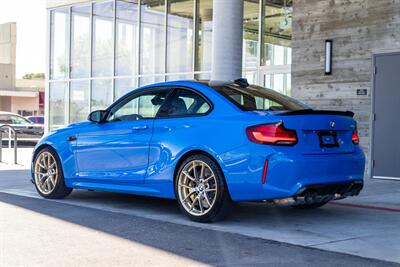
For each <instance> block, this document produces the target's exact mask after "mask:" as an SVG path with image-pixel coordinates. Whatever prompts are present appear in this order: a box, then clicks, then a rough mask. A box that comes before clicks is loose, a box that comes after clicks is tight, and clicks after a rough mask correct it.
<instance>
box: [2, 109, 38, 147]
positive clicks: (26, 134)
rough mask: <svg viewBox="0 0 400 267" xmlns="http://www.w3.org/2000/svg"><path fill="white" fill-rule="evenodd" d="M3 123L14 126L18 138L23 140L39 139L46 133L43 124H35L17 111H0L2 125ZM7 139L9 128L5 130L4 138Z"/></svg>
mask: <svg viewBox="0 0 400 267" xmlns="http://www.w3.org/2000/svg"><path fill="white" fill-rule="evenodd" d="M3 125H10V126H12V127H14V129H15V130H16V132H17V136H18V140H21V141H38V140H39V139H40V138H41V137H42V135H43V133H44V127H43V125H41V124H34V123H32V122H31V121H29V120H28V119H26V118H24V117H22V116H20V115H18V114H16V113H11V112H6V111H0V126H3ZM5 139H8V133H7V130H3V140H5Z"/></svg>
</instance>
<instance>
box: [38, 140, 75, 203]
mask: <svg viewBox="0 0 400 267" xmlns="http://www.w3.org/2000/svg"><path fill="white" fill-rule="evenodd" d="M33 177H34V180H35V187H36V190H37V191H38V193H39V194H40V195H41V196H42V197H44V198H50V199H56V198H64V197H66V196H68V195H69V194H70V193H71V191H72V189H71V188H67V187H66V186H65V183H64V175H63V171H62V166H61V162H60V159H59V158H58V155H57V153H56V152H55V151H54V150H53V149H51V148H49V147H46V148H44V149H42V150H40V151H39V152H38V153H37V155H36V157H35V159H34V161H33Z"/></svg>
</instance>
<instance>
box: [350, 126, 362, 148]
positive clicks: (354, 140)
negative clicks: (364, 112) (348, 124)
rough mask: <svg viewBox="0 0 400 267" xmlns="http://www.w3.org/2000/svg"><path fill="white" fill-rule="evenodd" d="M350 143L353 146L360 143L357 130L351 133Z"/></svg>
mask: <svg viewBox="0 0 400 267" xmlns="http://www.w3.org/2000/svg"><path fill="white" fill-rule="evenodd" d="M351 141H353V144H355V145H358V144H359V143H360V137H359V136H358V131H357V129H355V130H354V131H353V134H352V136H351Z"/></svg>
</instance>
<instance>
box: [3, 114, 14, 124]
mask: <svg viewBox="0 0 400 267" xmlns="http://www.w3.org/2000/svg"><path fill="white" fill-rule="evenodd" d="M12 123H13V122H12V120H11V117H10V115H5V114H4V115H0V124H12Z"/></svg>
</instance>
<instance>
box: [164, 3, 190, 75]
mask: <svg viewBox="0 0 400 267" xmlns="http://www.w3.org/2000/svg"><path fill="white" fill-rule="evenodd" d="M168 3H169V5H168V35H167V41H168V43H167V72H189V71H192V70H193V66H192V62H193V42H192V41H193V4H194V0H178V1H169V2H168Z"/></svg>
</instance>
